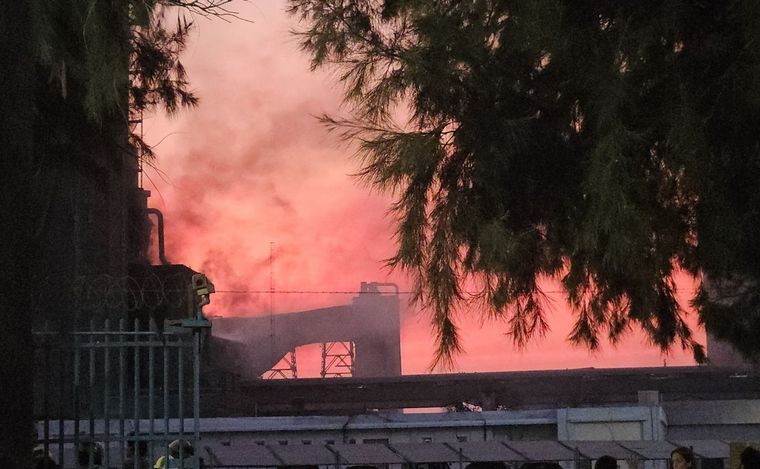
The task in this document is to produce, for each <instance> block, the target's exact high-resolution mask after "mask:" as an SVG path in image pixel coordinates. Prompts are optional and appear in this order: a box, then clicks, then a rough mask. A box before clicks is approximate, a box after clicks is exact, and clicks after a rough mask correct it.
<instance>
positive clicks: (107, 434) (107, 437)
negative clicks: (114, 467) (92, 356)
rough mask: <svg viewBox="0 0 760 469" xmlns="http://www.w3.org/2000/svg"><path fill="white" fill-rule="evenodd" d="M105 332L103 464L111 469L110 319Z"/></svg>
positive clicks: (104, 328) (106, 321)
mask: <svg viewBox="0 0 760 469" xmlns="http://www.w3.org/2000/svg"><path fill="white" fill-rule="evenodd" d="M103 330H104V332H105V334H104V336H103V343H104V345H105V347H104V348H103V426H104V428H103V434H104V440H103V445H104V446H105V448H104V450H105V459H104V461H103V462H104V463H105V467H111V421H110V413H109V409H108V407H109V406H108V404H109V399H108V383H110V382H111V355H110V353H109V347H110V340H111V337H110V335H109V333H110V332H111V321H109V320H108V319H106V320H105V323H104V327H103Z"/></svg>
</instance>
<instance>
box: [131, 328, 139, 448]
mask: <svg viewBox="0 0 760 469" xmlns="http://www.w3.org/2000/svg"><path fill="white" fill-rule="evenodd" d="M133 330H134V334H133V336H132V337H133V340H134V353H133V355H134V360H135V363H134V366H133V367H132V370H133V372H134V377H133V380H132V381H133V383H132V384H133V386H134V392H133V393H132V405H133V406H134V408H133V409H132V418H133V419H134V424H135V428H134V435H135V436H137V435H139V434H140V334H139V332H140V320H139V319H135V322H134V328H133ZM135 448H136V445H135Z"/></svg>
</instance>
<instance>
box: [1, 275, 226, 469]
mask: <svg viewBox="0 0 760 469" xmlns="http://www.w3.org/2000/svg"><path fill="white" fill-rule="evenodd" d="M190 291H194V293H195V295H194V296H195V297H196V300H195V301H194V304H195V314H194V315H193V316H192V317H187V318H185V319H172V320H164V321H162V322H160V323H156V321H154V320H153V319H150V320H138V319H135V320H133V321H127V320H125V319H119V320H109V319H106V320H101V321H90V322H89V323H88V324H87V325H86V327H81V324H80V325H79V326H80V327H73V326H72V327H70V328H68V329H64V328H62V327H61V326H60V325H59V326H58V327H52V326H51V325H50V324H49V323H45V325H44V326H43V327H42V328H41V329H40V330H37V331H35V332H34V334H33V337H34V350H35V352H34V354H35V355H34V357H33V360H34V385H33V389H34V405H35V407H34V411H35V418H36V421H37V428H36V432H37V439H38V445H37V447H36V448H35V454H34V457H35V461H36V463H37V465H38V467H58V468H80V467H106V468H112V467H119V468H125V469H126V468H129V467H134V468H135V469H138V468H140V469H144V468H148V467H153V466H154V463H155V462H157V461H158V460H159V459H160V458H162V457H163V460H162V461H163V462H161V461H158V462H159V463H160V464H163V467H166V468H167V469H168V468H171V467H186V468H189V467H194V468H197V467H199V466H200V464H201V460H200V459H199V455H198V453H197V451H195V449H196V448H198V444H199V440H200V425H199V419H200V359H201V345H202V341H203V335H204V334H203V331H204V330H208V328H209V327H210V323H209V322H208V321H207V320H206V319H205V317H204V316H203V312H202V308H203V306H205V305H206V304H208V300H209V295H210V293H212V292H213V285H211V284H210V283H209V282H208V280H207V279H206V278H205V276H203V275H196V276H193V279H192V290H190ZM6 359H23V357H6Z"/></svg>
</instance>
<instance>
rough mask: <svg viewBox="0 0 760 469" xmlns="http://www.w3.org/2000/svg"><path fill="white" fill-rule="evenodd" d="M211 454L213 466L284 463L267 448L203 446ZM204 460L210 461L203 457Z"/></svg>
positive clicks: (252, 446)
mask: <svg viewBox="0 0 760 469" xmlns="http://www.w3.org/2000/svg"><path fill="white" fill-rule="evenodd" d="M203 449H207V452H208V453H210V456H211V458H210V459H211V460H210V461H206V463H207V465H212V466H270V467H271V466H280V465H282V464H283V461H281V460H279V459H277V458H276V457H275V456H274V454H272V452H271V451H269V449H268V448H267V447H266V446H261V445H256V444H242V445H235V446H224V445H203ZM201 455H202V456H204V459H209V458H208V457H207V456H205V455H203V454H202V453H201Z"/></svg>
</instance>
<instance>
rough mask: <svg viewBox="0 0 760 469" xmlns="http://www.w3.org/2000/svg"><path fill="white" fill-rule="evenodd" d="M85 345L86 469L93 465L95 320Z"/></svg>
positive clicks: (91, 321) (92, 321)
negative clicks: (87, 361)
mask: <svg viewBox="0 0 760 469" xmlns="http://www.w3.org/2000/svg"><path fill="white" fill-rule="evenodd" d="M87 344H88V346H89V349H90V350H89V359H90V367H89V368H90V375H89V376H88V377H87V382H88V384H89V386H90V402H88V405H87V419H88V420H89V422H88V430H89V434H90V459H89V461H88V463H87V464H88V467H90V468H91V467H93V466H94V465H95V414H94V409H95V320H94V319H92V320H90V333H89V334H88V340H87Z"/></svg>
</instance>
